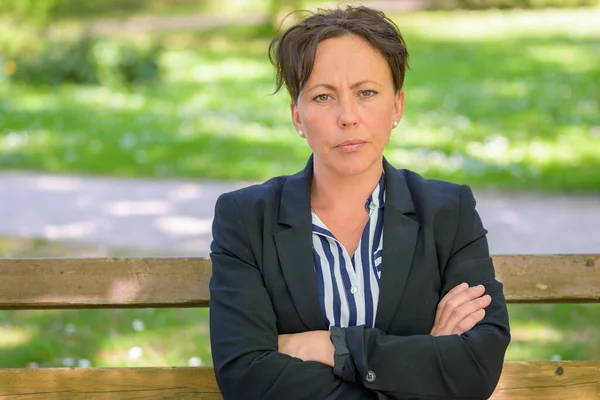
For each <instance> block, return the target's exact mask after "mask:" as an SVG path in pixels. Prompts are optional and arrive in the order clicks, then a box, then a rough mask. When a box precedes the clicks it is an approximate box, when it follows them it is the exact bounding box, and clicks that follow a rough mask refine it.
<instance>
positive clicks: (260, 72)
mask: <svg viewBox="0 0 600 400" xmlns="http://www.w3.org/2000/svg"><path fill="white" fill-rule="evenodd" d="M198 61H199V63H200V65H198V66H196V67H195V68H194V69H193V71H192V77H193V79H194V80H195V81H196V82H214V81H218V80H223V79H233V80H246V79H256V78H269V77H271V75H272V73H273V70H272V68H271V66H270V65H268V64H266V63H264V62H259V61H256V60H251V59H236V58H233V57H231V58H227V60H225V61H223V62H221V63H214V62H212V63H203V62H202V60H201V59H200V60H198Z"/></svg>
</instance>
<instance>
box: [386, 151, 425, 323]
mask: <svg viewBox="0 0 600 400" xmlns="http://www.w3.org/2000/svg"><path fill="white" fill-rule="evenodd" d="M383 167H384V171H385V206H384V212H383V226H384V229H383V260H382V270H381V280H380V282H381V283H380V285H381V286H380V288H379V302H378V306H377V314H376V318H375V327H376V328H379V329H381V330H383V331H384V332H387V329H388V327H389V325H390V323H391V321H392V318H393V317H394V313H395V312H396V309H397V308H398V305H399V304H400V300H401V299H402V293H404V287H405V285H406V281H407V279H408V274H409V272H410V268H411V264H412V260H413V256H414V253H415V247H416V244H417V237H418V233H419V227H420V225H419V223H418V222H417V221H415V220H413V219H412V218H410V217H409V215H413V214H414V213H415V208H414V203H413V201H412V197H411V194H410V190H409V188H408V184H407V183H406V179H405V178H404V176H403V175H402V173H401V172H399V171H398V170H396V169H395V168H394V167H392V166H391V165H390V164H389V163H388V162H387V161H386V160H385V159H384V161H383Z"/></svg>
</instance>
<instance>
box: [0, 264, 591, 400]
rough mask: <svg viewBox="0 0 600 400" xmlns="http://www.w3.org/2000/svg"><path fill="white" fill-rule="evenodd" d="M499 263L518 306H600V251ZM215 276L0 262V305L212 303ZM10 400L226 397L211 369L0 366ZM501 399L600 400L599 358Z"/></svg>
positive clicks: (185, 268)
mask: <svg viewBox="0 0 600 400" xmlns="http://www.w3.org/2000/svg"><path fill="white" fill-rule="evenodd" d="M494 263H495V266H496V271H497V276H498V279H499V280H500V281H502V282H503V283H504V285H505V294H506V298H507V300H508V301H509V302H510V303H557V302H559V303H578V302H590V303H591V302H594V303H598V302H600V255H565V256H562V255H544V256H534V255H525V256H497V257H494ZM210 276H211V264H210V261H209V260H206V259H199V258H139V259H136V258H130V259H127V258H124V259H0V309H12V310H19V309H82V308H146V307H207V306H208V302H209V291H208V281H209V278H210ZM589 322H590V324H598V323H600V316H599V319H598V320H596V321H589ZM597 340H600V338H597ZM1 362H2V360H0V365H1ZM5 398H9V399H44V400H48V399H90V398H101V399H134V398H135V399H139V398H152V399H154V398H157V399H159V398H173V399H187V398H196V399H221V395H220V394H219V389H218V387H217V385H216V382H215V377H214V374H213V371H212V369H211V368H202V367H198V368H194V367H167V368H48V369H0V399H5ZM492 398H493V399H494V400H505V399H511V400H517V399H519V400H521V399H523V400H525V399H527V400H530V399H565V400H566V399H569V400H571V399H600V360H599V361H598V362H580V361H559V362H507V363H506V364H505V367H504V370H503V374H502V378H501V381H500V383H499V385H498V387H497V389H496V392H495V393H494V395H493V397H492Z"/></svg>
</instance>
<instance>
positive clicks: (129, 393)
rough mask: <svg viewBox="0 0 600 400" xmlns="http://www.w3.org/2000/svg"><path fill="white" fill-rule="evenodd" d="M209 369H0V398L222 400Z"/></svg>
mask: <svg viewBox="0 0 600 400" xmlns="http://www.w3.org/2000/svg"><path fill="white" fill-rule="evenodd" d="M222 398H223V397H222V396H221V394H220V392H219V388H218V387H217V383H216V381H215V376H214V373H213V370H212V368H189V367H178V368H72V369H69V368H43V369H0V399H19V400H54V399H57V400H58V399H71V400H88V399H107V400H112V399H119V400H128V399H177V400H180V399H202V400H219V399H222Z"/></svg>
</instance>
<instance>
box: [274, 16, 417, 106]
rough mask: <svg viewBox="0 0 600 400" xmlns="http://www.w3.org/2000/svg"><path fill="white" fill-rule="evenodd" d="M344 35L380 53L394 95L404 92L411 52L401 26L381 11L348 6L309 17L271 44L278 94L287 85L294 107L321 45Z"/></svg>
mask: <svg viewBox="0 0 600 400" xmlns="http://www.w3.org/2000/svg"><path fill="white" fill-rule="evenodd" d="M344 35H357V36H360V37H362V38H363V39H365V40H366V41H367V42H369V43H370V44H371V45H372V46H373V47H375V48H376V49H377V50H379V51H380V52H381V54H382V55H383V56H384V57H385V59H386V60H387V63H388V65H389V66H390V69H391V71H392V79H393V81H394V89H395V91H396V92H397V91H398V90H400V89H402V85H403V84H404V75H405V72H406V69H407V68H408V51H407V49H406V43H405V42H404V38H402V35H401V34H400V30H399V29H398V26H397V25H396V24H395V23H394V22H393V21H392V20H391V19H390V18H388V17H387V16H386V15H385V14H384V13H383V12H381V11H377V10H374V9H372V8H369V7H365V6H360V7H353V6H347V7H346V8H345V9H341V8H339V7H338V8H334V9H331V10H322V9H320V10H318V11H317V12H316V13H310V15H309V16H308V17H306V18H304V19H303V20H301V21H300V22H298V23H297V24H295V25H293V26H292V27H290V28H288V29H287V30H285V31H284V32H282V33H281V34H279V35H277V36H276V37H275V38H274V39H273V40H272V41H271V44H270V45H269V59H270V60H271V63H272V64H273V66H274V67H275V69H276V73H277V75H276V86H277V87H276V89H275V93H277V92H278V91H279V90H280V89H281V87H282V86H283V84H284V83H285V85H286V87H287V90H288V92H289V93H290V96H291V98H292V101H293V102H294V103H295V102H296V101H297V100H298V96H299V94H300V91H301V90H302V88H303V87H304V85H305V84H306V82H307V81H308V78H309V76H310V74H311V72H312V69H313V65H314V62H315V53H316V51H317V46H318V44H319V43H320V42H321V41H323V40H325V39H330V38H335V37H339V36H344Z"/></svg>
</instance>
